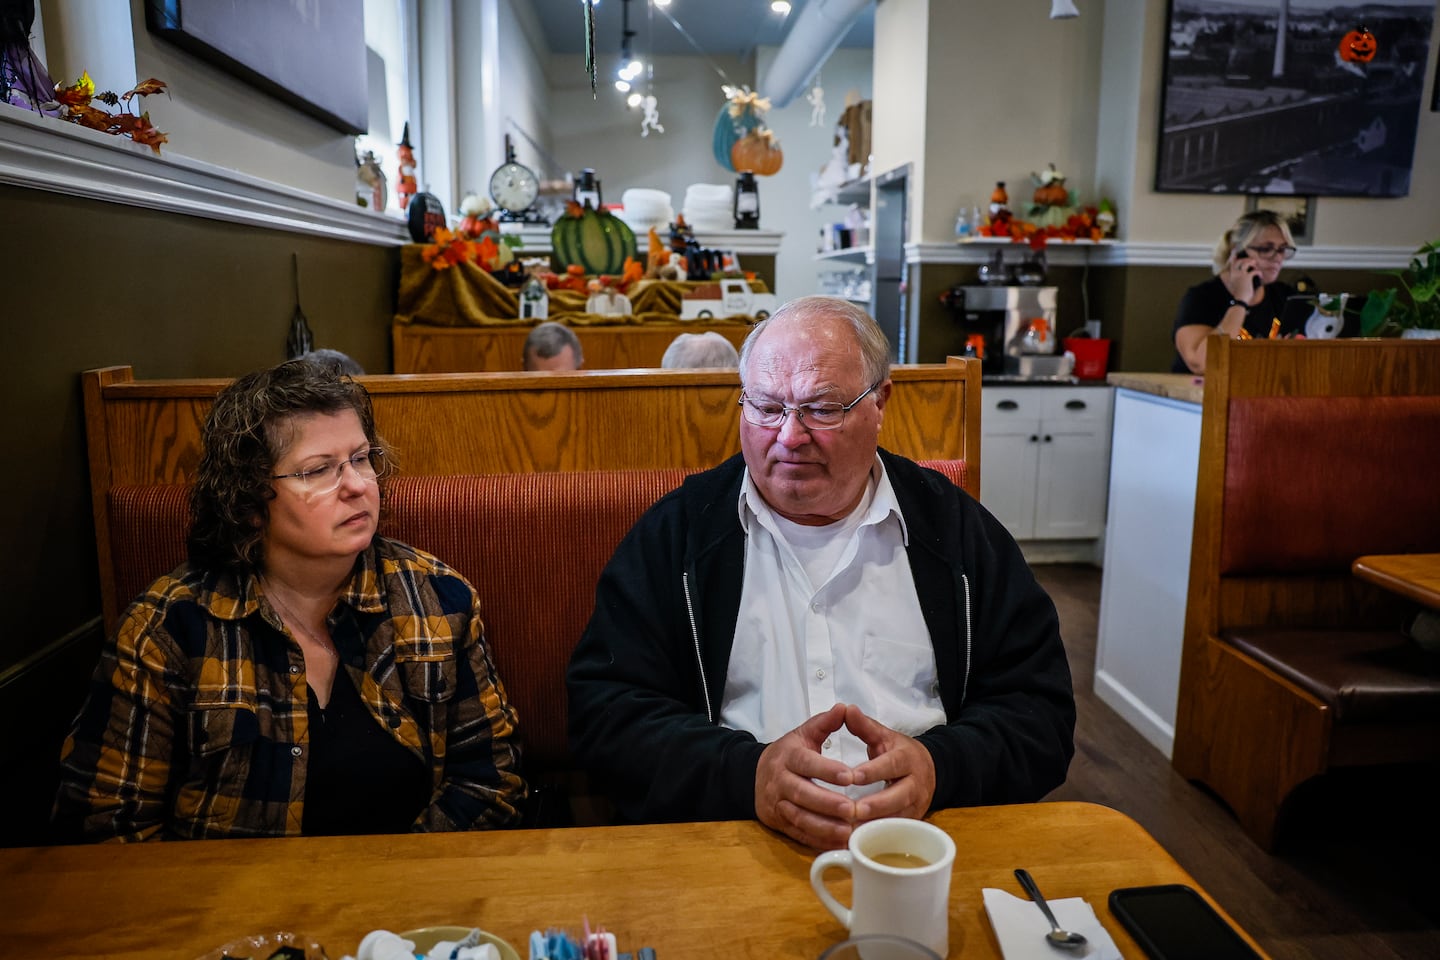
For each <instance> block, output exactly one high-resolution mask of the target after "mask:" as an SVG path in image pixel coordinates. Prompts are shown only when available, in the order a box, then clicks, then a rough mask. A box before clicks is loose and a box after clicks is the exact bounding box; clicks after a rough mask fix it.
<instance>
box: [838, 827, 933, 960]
mask: <svg viewBox="0 0 1440 960" xmlns="http://www.w3.org/2000/svg"><path fill="white" fill-rule="evenodd" d="M954 866H955V841H954V840H951V839H950V835H949V834H947V833H946V832H945V831H944V830H941V829H940V828H939V827H937V826H934V825H933V824H929V823H926V822H925V821H923V820H910V819H906V818H900V817H895V818H890V819H885V820H871V821H870V822H869V823H864V824H861V825H860V826H859V827H857V828H855V831H854V832H853V833H851V834H850V844H849V847H848V849H845V850H830V851H827V852H826V853H822V854H820V856H818V857H816V858H815V862H814V863H813V864H811V866H810V886H812V887H814V888H815V894H816V896H818V897H819V898H820V902H821V903H823V904H825V906H826V908H827V909H829V911H830V912H831V913H833V914H834V915H835V919H837V920H839V921H840V922H841V923H843V924H844V925H845V928H846V929H847V930H849V931H850V935H851V936H852V937H855V936H860V935H862V934H867V933H894V934H899V935H901V936H904V937H908V938H910V939H911V940H915V941H918V942H919V943H922V944H924V945H925V946H927V947H929V948H930V949H931V950H934V951H935V952H936V953H937V954H939V955H940V956H942V957H943V956H945V955H946V954H947V953H949V951H950V873H951V871H952V869H953V868H954ZM832 867H833V868H837V869H840V870H845V871H847V872H849V873H850V875H851V876H852V877H853V878H854V887H853V894H854V896H853V899H854V904H853V905H852V906H851V907H848V908H847V907H846V906H845V905H844V904H842V903H841V902H840V901H839V900H837V899H835V896H834V895H833V894H832V893H831V892H830V891H829V890H828V889H827V888H826V886H825V871H826V870H829V869H831V868H832Z"/></svg>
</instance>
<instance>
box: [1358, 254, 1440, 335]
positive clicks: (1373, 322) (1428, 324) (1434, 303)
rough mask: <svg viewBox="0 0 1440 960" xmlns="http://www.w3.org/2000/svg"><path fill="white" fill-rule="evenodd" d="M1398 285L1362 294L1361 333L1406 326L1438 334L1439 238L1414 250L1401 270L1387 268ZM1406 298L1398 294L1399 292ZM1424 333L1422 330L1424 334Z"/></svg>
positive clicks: (1400, 329)
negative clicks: (1409, 259) (1363, 304)
mask: <svg viewBox="0 0 1440 960" xmlns="http://www.w3.org/2000/svg"><path fill="white" fill-rule="evenodd" d="M1386 273H1387V274H1388V275H1390V276H1392V277H1395V278H1397V279H1398V280H1399V281H1400V287H1399V288H1396V287H1390V288H1389V289H1386V290H1376V291H1375V292H1374V293H1372V294H1370V295H1369V296H1368V297H1366V298H1365V306H1364V308H1363V309H1362V310H1361V311H1360V335H1361V336H1362V337H1374V336H1383V335H1386V334H1392V333H1395V332H1397V331H1398V332H1399V333H1400V334H1401V335H1402V336H1403V335H1405V331H1407V330H1430V331H1435V332H1434V333H1431V334H1428V336H1436V337H1440V240H1432V241H1430V242H1429V243H1427V244H1425V245H1424V246H1422V247H1421V248H1420V249H1419V250H1417V251H1415V256H1414V258H1412V259H1411V261H1410V265H1409V266H1408V267H1406V268H1405V269H1404V270H1387V271H1386ZM1402 291H1403V292H1404V294H1405V298H1403V299H1402V298H1401V297H1400V294H1401V292H1402ZM1426 335H1427V334H1421V336H1426Z"/></svg>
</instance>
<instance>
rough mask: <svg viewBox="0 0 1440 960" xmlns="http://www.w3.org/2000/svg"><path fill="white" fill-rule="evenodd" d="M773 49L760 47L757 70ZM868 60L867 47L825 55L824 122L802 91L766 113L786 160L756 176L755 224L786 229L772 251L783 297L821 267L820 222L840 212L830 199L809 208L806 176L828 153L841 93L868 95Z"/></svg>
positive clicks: (810, 284) (802, 290)
mask: <svg viewBox="0 0 1440 960" xmlns="http://www.w3.org/2000/svg"><path fill="white" fill-rule="evenodd" d="M777 49H778V48H777V47H762V48H760V50H759V53H758V56H757V58H756V65H757V71H756V73H757V75H758V76H762V77H763V76H765V74H766V71H768V70H769V69H770V63H771V61H773V60H774V59H775V53H776V50H777ZM870 66H871V53H870V51H869V50H857V49H853V48H840V49H837V50H836V51H835V52H834V53H832V54H831V55H830V59H829V60H827V61H826V62H825V64H824V65H823V66H822V67H821V69H820V82H821V87H822V88H823V89H824V91H825V123H824V125H823V126H819V127H812V126H811V125H810V115H811V112H812V108H811V105H810V103H809V101H807V100H806V99H805V96H804V95H803V94H802V95H801V96H798V97H796V98H795V99H794V100H792V101H791V102H790V103H789V104H788V105H787V106H785V107H783V108H781V109H776V110H771V111H770V114H769V116H768V118H767V121H768V123H769V124H770V129H771V130H772V131H774V133H775V135H776V138H777V139H778V140H779V141H780V146H781V148H782V149H783V150H784V151H785V165H784V166H783V167H781V168H780V172H779V173H777V174H775V175H774V176H772V177H761V178H759V180H760V226H761V227H764V228H765V229H767V230H784V231H785V237H784V239H783V240H782V241H781V243H780V252H779V253H778V254H777V255H776V257H775V280H776V289H775V293H776V295H777V296H779V298H780V299H781V300H782V301H784V300H791V299H793V298H795V297H803V296H806V295H807V294H811V293H814V292H815V291H816V288H817V284H818V277H817V275H818V274H819V273H820V272H821V271H823V270H824V269H825V268H824V267H821V266H820V265H819V264H817V263H816V262H815V250H816V247H817V244H818V240H817V237H818V236H819V232H820V228H821V227H822V226H823V225H824V224H826V223H833V222H836V221H838V220H839V219H840V218H841V217H842V216H843V215H844V209H843V208H842V207H837V206H834V205H826V206H824V207H821V208H820V209H818V210H812V209H810V192H811V191H810V176H811V174H815V173H819V172H820V168H821V167H823V166H824V165H825V163H826V162H827V161H828V160H829V159H830V154H831V144H832V143H833V141H834V137H835V125H836V123H837V121H839V119H840V114H841V112H842V111H844V109H845V97H846V94H847V93H852V92H853V93H854V94H855V97H856V99H857V100H865V99H868V98H869V97H870V94H871V89H870ZM761 92H762V93H763V92H764V91H763V90H762V91H761Z"/></svg>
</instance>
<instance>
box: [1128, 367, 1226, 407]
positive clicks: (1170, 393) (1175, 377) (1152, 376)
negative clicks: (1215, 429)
mask: <svg viewBox="0 0 1440 960" xmlns="http://www.w3.org/2000/svg"><path fill="white" fill-rule="evenodd" d="M1105 380H1106V382H1107V383H1109V384H1110V385H1111V386H1112V387H1121V388H1123V389H1126V390H1138V391H1140V392H1141V393H1150V394H1154V395H1155V396H1157V397H1168V398H1170V399H1171V400H1183V401H1184V402H1186V403H1199V402H1201V400H1203V399H1204V396H1205V379H1204V378H1203V377H1197V376H1194V375H1193V374H1189V373H1120V372H1117V373H1111V374H1109V375H1107V376H1106V378H1105Z"/></svg>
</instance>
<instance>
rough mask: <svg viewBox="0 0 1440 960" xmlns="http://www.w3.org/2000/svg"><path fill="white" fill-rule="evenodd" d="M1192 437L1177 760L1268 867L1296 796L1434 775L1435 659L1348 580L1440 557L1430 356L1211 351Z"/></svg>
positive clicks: (1409, 345)
mask: <svg viewBox="0 0 1440 960" xmlns="http://www.w3.org/2000/svg"><path fill="white" fill-rule="evenodd" d="M1200 429H1201V438H1200V467H1199V477H1198V484H1197V492H1196V499H1195V526H1194V533H1193V539H1192V541H1191V555H1190V583H1189V592H1188V597H1187V603H1186V610H1185V640H1184V648H1183V653H1182V659H1181V669H1180V687H1179V698H1178V706H1177V711H1176V721H1175V747H1174V756H1173V762H1174V766H1175V768H1176V770H1178V771H1179V772H1180V773H1181V774H1182V775H1183V776H1185V777H1187V778H1189V779H1192V780H1198V781H1201V782H1203V783H1205V784H1207V785H1208V786H1209V787H1210V788H1211V789H1212V790H1214V791H1215V793H1217V794H1218V795H1219V796H1220V797H1221V798H1222V799H1223V800H1224V801H1225V803H1226V804H1228V805H1229V806H1230V808H1231V809H1232V810H1233V811H1234V813H1235V816H1236V818H1237V819H1238V820H1239V821H1240V824H1241V826H1243V827H1244V828H1245V830H1246V831H1247V832H1248V833H1249V834H1250V836H1251V837H1252V838H1253V839H1254V840H1255V841H1256V843H1258V844H1259V845H1260V846H1262V847H1264V848H1266V849H1273V848H1274V847H1275V846H1276V845H1277V840H1278V839H1279V835H1278V828H1279V827H1280V826H1281V815H1282V813H1283V812H1284V808H1285V807H1286V805H1287V801H1288V800H1289V798H1290V797H1291V796H1292V794H1293V793H1294V792H1295V789H1296V788H1297V787H1298V786H1300V785H1301V784H1302V783H1304V782H1305V781H1307V780H1309V779H1311V778H1314V777H1317V776H1320V775H1321V774H1324V773H1325V772H1326V771H1328V770H1330V769H1332V768H1337V767H1356V766H1367V765H1374V764H1384V763H1402V762H1413V761H1422V762H1430V763H1433V762H1434V761H1436V760H1440V656H1437V655H1436V654H1433V653H1427V652H1426V651H1424V650H1422V649H1421V647H1420V646H1419V645H1418V644H1417V643H1416V642H1415V641H1414V640H1413V639H1411V638H1409V637H1407V636H1406V635H1405V634H1404V632H1403V631H1402V630H1401V629H1400V625H1401V624H1402V623H1403V622H1404V610H1403V606H1402V604H1401V603H1400V602H1399V601H1398V598H1396V597H1395V596H1394V595H1392V594H1389V593H1387V592H1386V591H1383V590H1381V589H1380V588H1378V587H1376V586H1374V585H1372V584H1369V583H1365V582H1363V581H1362V580H1360V579H1359V578H1357V577H1355V576H1353V575H1352V574H1351V572H1350V565H1351V562H1352V561H1353V560H1354V559H1355V558H1356V557H1358V556H1360V555H1362V554H1371V553H1411V552H1434V551H1436V550H1440V512H1437V511H1436V509H1435V495H1434V489H1433V488H1434V483H1435V477H1436V475H1437V473H1440V449H1437V446H1436V443H1437V439H1440V342H1425V341H1414V340H1323V341H1317V340H1309V341H1296V340H1285V341H1278V340H1276V341H1267V340H1255V341H1250V342H1244V341H1234V340H1228V339H1226V338H1224V337H1212V338H1211V339H1210V346H1209V355H1208V358H1207V369H1206V374H1205V394H1204V409H1203V413H1202V419H1201V428H1200ZM1381 808H1383V803H1382V804H1381V805H1380V807H1377V809H1381Z"/></svg>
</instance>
